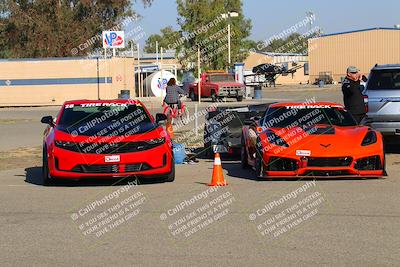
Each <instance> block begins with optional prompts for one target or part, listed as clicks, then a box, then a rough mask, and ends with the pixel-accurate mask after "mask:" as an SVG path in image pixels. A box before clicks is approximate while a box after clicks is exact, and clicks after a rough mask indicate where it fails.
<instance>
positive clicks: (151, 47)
mask: <svg viewBox="0 0 400 267" xmlns="http://www.w3.org/2000/svg"><path fill="white" fill-rule="evenodd" d="M160 32H161V34H152V35H150V36H149V38H147V40H146V44H145V46H144V51H145V52H147V53H155V52H156V50H157V48H156V43H157V42H158V47H159V48H161V47H163V48H164V49H168V46H169V45H170V44H173V43H174V42H176V40H178V39H179V38H180V37H181V35H180V33H179V32H178V31H175V30H174V29H173V28H172V27H171V26H168V27H165V28H163V29H161V30H160Z"/></svg>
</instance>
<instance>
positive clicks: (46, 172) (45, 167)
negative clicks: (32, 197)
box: [42, 146, 51, 185]
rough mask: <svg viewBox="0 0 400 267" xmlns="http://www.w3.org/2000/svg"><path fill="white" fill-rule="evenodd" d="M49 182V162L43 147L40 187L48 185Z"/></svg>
mask: <svg viewBox="0 0 400 267" xmlns="http://www.w3.org/2000/svg"><path fill="white" fill-rule="evenodd" d="M50 182H51V177H50V172H49V160H48V158H47V149H46V146H45V147H43V164H42V185H49V184H50Z"/></svg>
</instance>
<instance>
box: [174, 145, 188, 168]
mask: <svg viewBox="0 0 400 267" xmlns="http://www.w3.org/2000/svg"><path fill="white" fill-rule="evenodd" d="M172 151H173V153H174V159H175V164H183V162H184V161H185V158H186V152H185V145H184V144H172Z"/></svg>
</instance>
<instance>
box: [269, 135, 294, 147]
mask: <svg viewBox="0 0 400 267" xmlns="http://www.w3.org/2000/svg"><path fill="white" fill-rule="evenodd" d="M267 138H268V142H270V143H271V144H274V145H276V146H282V147H289V145H288V143H286V141H285V140H284V139H283V138H282V137H280V136H278V135H277V134H275V133H274V132H268V133H267Z"/></svg>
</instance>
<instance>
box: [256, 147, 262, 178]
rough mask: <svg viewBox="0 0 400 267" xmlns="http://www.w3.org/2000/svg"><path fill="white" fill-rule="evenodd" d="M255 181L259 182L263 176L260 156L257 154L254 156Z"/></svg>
mask: <svg viewBox="0 0 400 267" xmlns="http://www.w3.org/2000/svg"><path fill="white" fill-rule="evenodd" d="M255 167H256V180H257V181H259V180H260V178H261V177H262V176H263V164H262V159H261V157H260V155H259V154H258V153H257V155H256V166H255Z"/></svg>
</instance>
